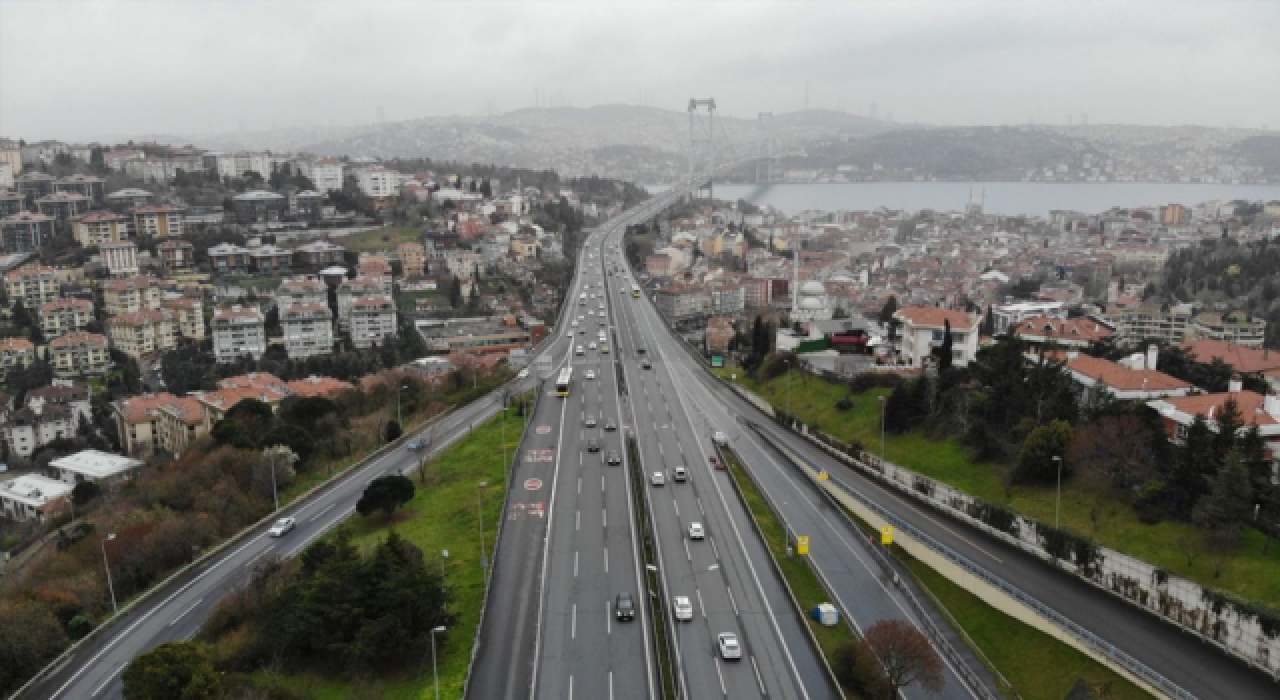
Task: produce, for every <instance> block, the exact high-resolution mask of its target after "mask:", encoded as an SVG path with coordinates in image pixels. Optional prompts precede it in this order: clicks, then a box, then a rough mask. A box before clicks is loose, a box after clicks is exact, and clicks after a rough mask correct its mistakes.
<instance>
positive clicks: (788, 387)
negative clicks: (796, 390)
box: [786, 357, 792, 418]
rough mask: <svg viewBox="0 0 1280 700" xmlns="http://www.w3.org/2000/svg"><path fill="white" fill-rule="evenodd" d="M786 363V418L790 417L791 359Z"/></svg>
mask: <svg viewBox="0 0 1280 700" xmlns="http://www.w3.org/2000/svg"><path fill="white" fill-rule="evenodd" d="M786 363H787V417H788V418H792V416H791V358H789V357H788V358H787V359H786Z"/></svg>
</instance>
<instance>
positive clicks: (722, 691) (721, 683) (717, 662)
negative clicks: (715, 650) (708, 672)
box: [715, 659, 729, 698]
mask: <svg viewBox="0 0 1280 700" xmlns="http://www.w3.org/2000/svg"><path fill="white" fill-rule="evenodd" d="M715 662H716V677H717V678H719V679H720V694H721V695H723V696H725V697H726V698H727V697H729V691H727V690H725V689H724V674H723V673H721V672H720V659H715Z"/></svg>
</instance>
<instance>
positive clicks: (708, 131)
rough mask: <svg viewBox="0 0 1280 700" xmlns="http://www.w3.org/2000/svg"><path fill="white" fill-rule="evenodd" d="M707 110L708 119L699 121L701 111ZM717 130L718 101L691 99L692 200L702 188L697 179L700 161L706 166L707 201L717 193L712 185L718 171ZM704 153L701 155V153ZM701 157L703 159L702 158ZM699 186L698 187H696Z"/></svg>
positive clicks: (690, 164)
mask: <svg viewBox="0 0 1280 700" xmlns="http://www.w3.org/2000/svg"><path fill="white" fill-rule="evenodd" d="M702 109H705V110H706V119H705V120H703V119H699V118H698V112H699V110H702ZM704 122H705V128H703V126H704ZM715 128H716V100H715V98H714V97H712V98H708V99H705V100H699V99H696V98H690V99H689V184H690V186H691V187H693V193H692V194H691V195H690V197H691V198H693V199H697V198H698V196H699V194H700V192H701V190H702V186H701V183H699V182H698V180H697V178H698V177H700V175H699V174H698V173H699V168H698V165H699V160H702V161H703V162H705V164H706V171H705V172H706V177H707V182H706V190H707V199H711V197H712V196H713V195H714V193H715V189H714V185H713V183H712V176H713V174H714V173H715V170H716V144H715V133H716V132H715ZM700 150H701V151H702V153H701V154H700V153H699V151H700ZM700 156H701V157H700ZM695 184H696V185H697V186H696V187H695V186H694V185H695Z"/></svg>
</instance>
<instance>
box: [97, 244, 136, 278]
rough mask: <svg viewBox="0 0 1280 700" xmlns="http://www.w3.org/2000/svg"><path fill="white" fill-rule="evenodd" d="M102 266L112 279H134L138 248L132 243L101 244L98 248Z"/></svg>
mask: <svg viewBox="0 0 1280 700" xmlns="http://www.w3.org/2000/svg"><path fill="white" fill-rule="evenodd" d="M99 251H100V253H101V256H102V265H103V267H105V268H107V274H109V275H111V276H112V277H136V276H137V275H138V272H139V268H138V246H137V245H135V244H134V243H133V242H132V241H121V242H119V243H103V244H102V246H101V247H100V248H99Z"/></svg>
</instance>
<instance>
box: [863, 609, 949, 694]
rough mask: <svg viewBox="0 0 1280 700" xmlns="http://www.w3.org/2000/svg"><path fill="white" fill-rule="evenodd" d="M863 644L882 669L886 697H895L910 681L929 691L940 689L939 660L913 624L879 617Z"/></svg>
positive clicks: (940, 667)
mask: <svg viewBox="0 0 1280 700" xmlns="http://www.w3.org/2000/svg"><path fill="white" fill-rule="evenodd" d="M866 646H867V649H868V650H869V651H870V652H871V653H872V655H874V656H875V658H876V659H877V660H878V661H879V662H880V665H881V667H882V668H883V669H884V677H885V682H886V683H887V684H888V689H887V690H888V692H887V693H886V697H889V698H896V697H898V693H899V691H901V690H902V689H903V688H906V687H907V686H910V685H912V684H914V683H919V684H920V686H921V687H922V688H924V689H925V690H927V691H929V692H930V693H937V692H939V691H941V690H942V688H943V685H944V683H945V679H944V677H943V675H942V660H941V659H940V658H938V654H937V652H935V651H934V650H933V647H932V646H931V645H930V644H929V639H928V638H927V637H925V636H924V634H923V633H922V632H921V631H920V630H918V629H916V627H915V625H912V624H911V623H909V622H906V621H903V620H881V621H880V622H877V623H876V624H874V625H872V626H871V629H868V630H867V637H866Z"/></svg>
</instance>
